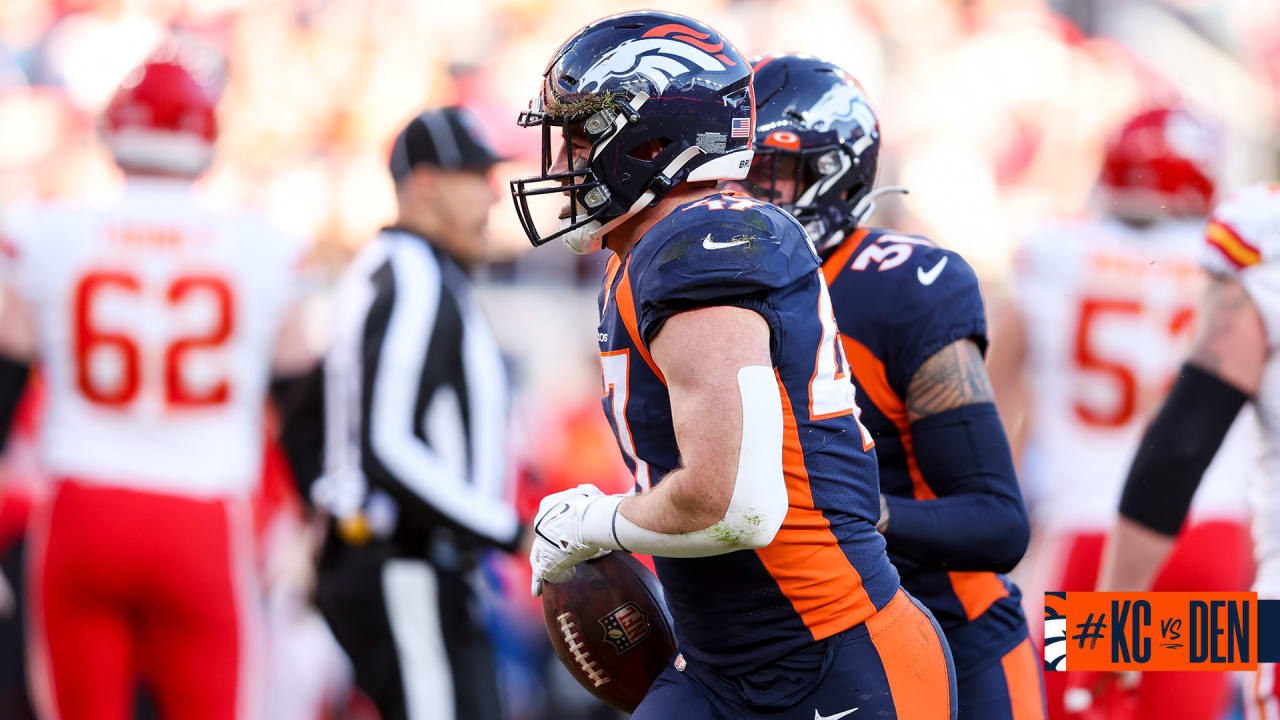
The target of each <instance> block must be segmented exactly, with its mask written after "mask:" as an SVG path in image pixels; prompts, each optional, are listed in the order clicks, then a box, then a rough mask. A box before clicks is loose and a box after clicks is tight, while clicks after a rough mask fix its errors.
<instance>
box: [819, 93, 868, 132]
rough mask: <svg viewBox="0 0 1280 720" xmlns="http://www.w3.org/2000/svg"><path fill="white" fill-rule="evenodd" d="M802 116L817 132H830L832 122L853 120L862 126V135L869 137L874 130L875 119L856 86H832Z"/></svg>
mask: <svg viewBox="0 0 1280 720" xmlns="http://www.w3.org/2000/svg"><path fill="white" fill-rule="evenodd" d="M804 116H805V119H806V120H809V121H810V122H811V123H812V125H811V127H812V128H813V129H814V130H817V131H819V132H825V131H827V130H830V129H831V125H832V121H834V120H853V121H855V122H857V123H858V124H859V125H861V126H862V132H863V134H864V135H871V134H872V133H873V132H874V131H875V129H876V119H875V117H874V116H872V114H871V110H870V109H869V108H868V107H867V104H866V101H865V100H863V97H862V93H861V92H860V91H859V90H858V88H857V87H856V86H854V85H847V84H843V83H841V84H839V85H833V86H832V87H831V89H830V90H828V91H827V92H826V93H825V94H823V96H822V97H820V98H818V101H817V102H816V103H814V104H813V107H811V108H809V109H808V110H807V111H806V112H805V113H804Z"/></svg>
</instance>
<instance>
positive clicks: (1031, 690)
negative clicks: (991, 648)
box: [1000, 638, 1044, 720]
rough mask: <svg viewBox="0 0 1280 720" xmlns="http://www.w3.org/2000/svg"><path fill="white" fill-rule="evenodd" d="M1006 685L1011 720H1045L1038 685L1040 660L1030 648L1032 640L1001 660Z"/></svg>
mask: <svg viewBox="0 0 1280 720" xmlns="http://www.w3.org/2000/svg"><path fill="white" fill-rule="evenodd" d="M1000 665H1001V666H1003V667H1004V679H1005V685H1006V686H1007V687H1008V688H1009V706H1010V707H1009V710H1010V714H1009V717H1010V720H1044V688H1042V687H1041V686H1040V660H1039V658H1037V657H1036V652H1035V650H1032V649H1031V639H1030V638H1028V639H1026V640H1023V641H1022V642H1021V643H1019V644H1018V647H1016V648H1014V649H1012V650H1010V651H1009V652H1007V653H1005V656H1004V657H1002V658H1000Z"/></svg>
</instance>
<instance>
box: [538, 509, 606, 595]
mask: <svg viewBox="0 0 1280 720" xmlns="http://www.w3.org/2000/svg"><path fill="white" fill-rule="evenodd" d="M610 497H612V496H610V495H605V494H604V493H602V492H601V491H600V488H598V487H596V486H595V485H579V486H578V487H576V488H574V489H572V490H564V491H562V492H558V493H553V494H551V495H548V496H546V497H544V498H542V502H540V503H538V514H537V516H536V517H535V518H534V519H533V547H532V548H530V550H529V565H530V566H531V567H532V568H533V587H532V588H531V590H532V592H533V596H534V597H538V596H539V595H541V594H542V581H543V580H546V581H547V582H564V581H566V580H568V579H569V578H571V577H573V566H574V565H577V564H578V563H580V562H582V561H583V560H589V559H591V558H593V557H598V556H600V555H604V554H605V553H607V552H609V549H608V548H603V547H600V546H599V545H594V544H591V543H588V542H586V541H584V540H583V537H582V525H583V518H584V517H585V516H586V513H587V508H589V507H590V506H591V504H592V503H594V502H597V501H600V500H603V499H606V498H610Z"/></svg>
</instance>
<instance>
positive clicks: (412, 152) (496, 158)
mask: <svg viewBox="0 0 1280 720" xmlns="http://www.w3.org/2000/svg"><path fill="white" fill-rule="evenodd" d="M506 159H507V158H504V157H502V156H501V155H498V154H497V153H496V152H494V150H493V147H492V146H491V145H490V144H489V140H488V138H486V137H485V134H484V130H483V129H482V128H481V127H480V121H479V120H477V119H476V118H475V116H474V115H472V114H471V112H470V111H469V110H467V109H466V108H463V107H458V106H451V107H445V108H435V109H431V110H427V111H425V112H423V113H422V114H420V115H418V116H417V117H415V118H414V119H412V120H410V121H409V124H408V125H406V126H405V128H404V129H403V130H401V131H400V134H399V135H397V136H396V142H395V144H394V145H392V146H391V163H390V166H391V177H392V179H394V180H395V181H396V182H400V181H401V180H403V179H404V178H406V177H408V175H409V173H410V172H412V170H413V168H414V167H416V166H418V165H421V164H423V163H426V164H428V165H434V166H436V167H440V168H444V169H446V170H486V169H488V168H491V167H493V166H494V165H496V164H498V163H500V162H502V161H504V160H506Z"/></svg>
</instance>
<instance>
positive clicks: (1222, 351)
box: [1190, 278, 1258, 376]
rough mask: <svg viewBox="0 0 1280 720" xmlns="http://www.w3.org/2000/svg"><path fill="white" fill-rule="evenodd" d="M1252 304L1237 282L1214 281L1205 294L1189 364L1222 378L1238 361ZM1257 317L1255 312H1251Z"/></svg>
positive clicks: (1222, 279) (1215, 279)
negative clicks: (1228, 368) (1199, 324)
mask: <svg viewBox="0 0 1280 720" xmlns="http://www.w3.org/2000/svg"><path fill="white" fill-rule="evenodd" d="M1252 304H1253V301H1252V300H1250V299H1249V294H1248V293H1247V292H1246V291H1245V289H1244V287H1243V286H1242V285H1241V284H1240V283H1239V282H1238V281H1236V280H1227V279H1224V278H1214V279H1213V280H1212V281H1211V283H1210V285H1209V288H1208V290H1207V291H1206V292H1205V301H1204V306H1203V307H1204V310H1202V312H1203V314H1204V320H1203V321H1201V327H1200V331H1199V335H1198V337H1197V338H1196V341H1195V345H1194V346H1193V347H1192V350H1191V357H1190V360H1191V361H1192V362H1193V363H1194V364H1195V365H1196V366H1198V367H1199V368H1201V369H1202V370H1207V371H1208V372H1211V373H1213V374H1214V375H1218V376H1223V375H1224V374H1225V373H1224V369H1225V368H1227V367H1229V366H1230V365H1231V364H1232V363H1233V361H1236V360H1237V356H1238V355H1239V353H1240V348H1239V342H1237V341H1236V340H1235V338H1236V337H1237V336H1238V335H1240V334H1241V333H1242V332H1243V331H1244V328H1243V327H1242V326H1243V325H1244V323H1247V322H1250V321H1253V322H1258V321H1257V320H1254V319H1253V318H1251V317H1250V311H1251V310H1252V307H1251V306H1252ZM1254 312H1255V313H1256V311H1254Z"/></svg>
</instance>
